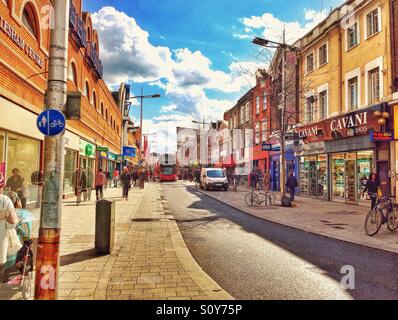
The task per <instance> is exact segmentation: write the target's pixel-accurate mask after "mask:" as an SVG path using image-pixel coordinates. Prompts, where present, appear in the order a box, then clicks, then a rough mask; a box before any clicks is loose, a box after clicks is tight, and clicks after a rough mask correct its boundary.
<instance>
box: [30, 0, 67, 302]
mask: <svg viewBox="0 0 398 320" xmlns="http://www.w3.org/2000/svg"><path fill="white" fill-rule="evenodd" d="M53 6H54V11H53V12H54V17H52V18H54V28H53V29H51V33H50V56H49V67H48V87H47V91H46V97H45V106H46V109H53V110H58V111H60V112H62V113H65V105H66V100H67V74H68V34H69V0H54V1H53ZM64 133H65V131H63V132H62V133H61V134H58V135H56V136H52V137H49V136H46V137H45V140H44V177H45V180H44V186H43V195H42V202H41V203H42V207H41V213H40V229H39V239H38V245H37V258H36V279H35V299H36V300H56V299H57V294H58V292H57V291H58V290H57V287H58V267H59V258H60V257H59V242H60V232H61V213H62V192H63V191H62V188H63V177H64V151H65V145H64Z"/></svg>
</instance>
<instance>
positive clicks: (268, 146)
mask: <svg viewBox="0 0 398 320" xmlns="http://www.w3.org/2000/svg"><path fill="white" fill-rule="evenodd" d="M261 149H262V151H271V150H272V144H269V143H265V142H263V144H262V148H261Z"/></svg>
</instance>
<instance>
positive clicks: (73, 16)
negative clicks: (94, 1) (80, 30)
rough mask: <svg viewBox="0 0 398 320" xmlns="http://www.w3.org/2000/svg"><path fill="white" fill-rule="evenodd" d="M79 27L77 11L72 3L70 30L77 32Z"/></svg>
mask: <svg viewBox="0 0 398 320" xmlns="http://www.w3.org/2000/svg"><path fill="white" fill-rule="evenodd" d="M76 27H77V11H76V8H75V6H74V5H73V4H72V2H71V3H70V8H69V28H70V29H71V31H72V32H75V30H76Z"/></svg>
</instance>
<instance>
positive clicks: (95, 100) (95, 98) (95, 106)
mask: <svg viewBox="0 0 398 320" xmlns="http://www.w3.org/2000/svg"><path fill="white" fill-rule="evenodd" d="M92 104H93V106H94V108H96V109H97V94H96V93H95V91H94V90H93V101H92Z"/></svg>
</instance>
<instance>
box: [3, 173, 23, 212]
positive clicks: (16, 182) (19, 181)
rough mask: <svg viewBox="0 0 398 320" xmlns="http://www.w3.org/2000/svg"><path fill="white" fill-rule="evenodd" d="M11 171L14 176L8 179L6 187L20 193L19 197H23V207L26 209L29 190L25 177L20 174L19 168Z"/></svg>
mask: <svg viewBox="0 0 398 320" xmlns="http://www.w3.org/2000/svg"><path fill="white" fill-rule="evenodd" d="M11 173H12V176H11V177H10V178H9V179H8V180H7V183H6V188H8V189H9V190H10V191H13V192H16V193H17V194H18V197H19V198H20V199H21V203H22V207H23V208H24V209H26V197H27V192H26V187H25V179H24V178H23V177H22V176H21V175H20V172H19V169H18V168H14V169H12V171H11Z"/></svg>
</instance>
